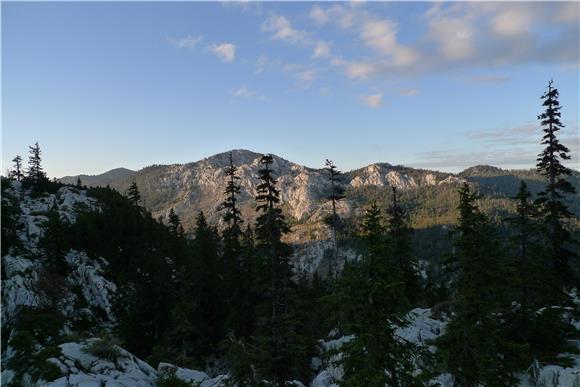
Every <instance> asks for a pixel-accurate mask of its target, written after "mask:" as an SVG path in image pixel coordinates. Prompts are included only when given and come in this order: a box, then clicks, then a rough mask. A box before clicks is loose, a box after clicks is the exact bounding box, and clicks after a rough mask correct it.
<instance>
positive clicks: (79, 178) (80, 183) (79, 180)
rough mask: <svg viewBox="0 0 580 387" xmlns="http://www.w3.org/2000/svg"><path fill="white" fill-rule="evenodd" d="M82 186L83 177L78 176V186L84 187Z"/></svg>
mask: <svg viewBox="0 0 580 387" xmlns="http://www.w3.org/2000/svg"><path fill="white" fill-rule="evenodd" d="M82 186H83V183H82V181H81V177H80V176H78V177H77V188H82Z"/></svg>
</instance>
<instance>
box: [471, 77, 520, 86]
mask: <svg viewBox="0 0 580 387" xmlns="http://www.w3.org/2000/svg"><path fill="white" fill-rule="evenodd" d="M509 79H510V78H509V77H506V76H503V75H476V76H474V77H471V78H470V80H472V81H473V82H478V83H487V84H501V83H506V82H507V81H509Z"/></svg>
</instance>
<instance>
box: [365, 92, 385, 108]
mask: <svg viewBox="0 0 580 387" xmlns="http://www.w3.org/2000/svg"><path fill="white" fill-rule="evenodd" d="M360 100H361V102H362V103H363V104H365V105H366V106H368V107H370V108H373V109H376V108H379V107H381V106H383V93H377V94H369V95H363V96H361V97H360Z"/></svg>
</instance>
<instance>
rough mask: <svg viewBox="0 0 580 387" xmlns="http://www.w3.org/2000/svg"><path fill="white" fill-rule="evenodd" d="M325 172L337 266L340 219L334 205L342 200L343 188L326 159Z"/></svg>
mask: <svg viewBox="0 0 580 387" xmlns="http://www.w3.org/2000/svg"><path fill="white" fill-rule="evenodd" d="M324 165H325V168H324V169H325V170H326V171H328V180H329V181H330V193H329V194H328V199H329V200H330V202H331V203H332V214H331V217H330V219H329V223H330V227H331V230H332V248H333V254H334V264H335V265H336V264H338V254H339V252H338V243H337V240H336V233H337V229H338V228H339V224H340V218H339V216H338V214H337V212H336V204H337V203H338V202H339V201H340V200H342V199H344V187H343V186H342V185H341V184H340V181H339V177H340V174H341V172H340V171H339V170H338V169H337V168H336V165H334V163H333V162H332V160H328V159H326V162H325V164H324Z"/></svg>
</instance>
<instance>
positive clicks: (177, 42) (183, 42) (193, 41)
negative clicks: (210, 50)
mask: <svg viewBox="0 0 580 387" xmlns="http://www.w3.org/2000/svg"><path fill="white" fill-rule="evenodd" d="M202 39H203V37H202V36H190V35H188V36H185V37H183V38H167V40H168V41H169V43H171V44H172V45H174V46H175V47H177V48H189V49H192V48H195V46H197V44H198V43H199V42H201V41H202Z"/></svg>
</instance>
